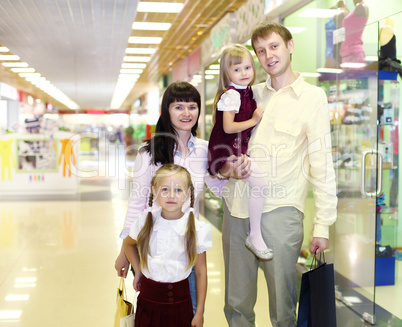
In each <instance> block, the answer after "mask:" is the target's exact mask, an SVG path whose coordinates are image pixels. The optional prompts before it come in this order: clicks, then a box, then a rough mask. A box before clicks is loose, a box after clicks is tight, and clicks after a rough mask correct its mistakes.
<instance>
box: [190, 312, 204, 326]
mask: <svg viewBox="0 0 402 327" xmlns="http://www.w3.org/2000/svg"><path fill="white" fill-rule="evenodd" d="M203 325H204V315H203V314H202V313H197V312H196V313H195V315H194V318H193V320H191V327H202V326H203Z"/></svg>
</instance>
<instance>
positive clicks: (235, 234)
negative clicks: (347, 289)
mask: <svg viewBox="0 0 402 327" xmlns="http://www.w3.org/2000/svg"><path fill="white" fill-rule="evenodd" d="M251 42H252V45H253V49H254V51H255V53H256V54H257V57H258V59H259V61H260V64H261V66H262V67H263V69H264V70H265V72H266V73H267V74H268V79H267V81H266V83H261V84H258V85H256V86H255V87H253V92H254V97H255V99H256V101H257V105H258V107H261V108H263V109H264V116H263V118H262V120H261V122H260V124H259V125H258V126H257V127H256V128H255V130H254V131H253V135H252V137H251V140H250V144H249V154H250V157H252V158H253V159H254V160H255V161H256V162H257V163H258V164H259V167H260V169H261V171H262V172H263V175H264V176H262V177H263V178H266V179H267V181H268V183H269V185H270V187H269V188H268V189H267V192H268V193H267V199H266V201H265V204H264V213H263V216H262V221H261V225H262V226H261V229H262V233H263V237H264V241H265V242H266V244H267V245H268V247H270V248H272V249H273V252H274V258H273V259H272V260H270V261H259V260H258V259H257V258H256V257H255V256H254V255H253V253H251V252H250V251H249V250H248V249H247V248H246V247H245V246H244V242H245V239H246V237H247V232H248V230H249V219H248V209H247V208H248V198H249V197H250V196H252V192H251V190H249V189H248V188H247V186H246V185H245V183H243V182H242V181H241V180H236V179H233V178H232V179H230V181H229V182H228V183H227V184H226V185H227V188H228V192H227V193H226V195H225V201H224V222H223V230H222V240H223V253H224V260H225V287H226V290H225V309H224V310H225V315H226V319H227V321H228V323H229V326H230V327H240V326H242V327H243V326H244V327H245V326H254V323H255V314H254V305H255V302H256V297H257V271H258V267H259V266H261V267H262V269H263V271H264V274H265V278H266V282H267V286H268V293H269V311H270V318H271V323H272V325H273V326H275V327H277V326H278V327H290V326H292V327H294V326H296V304H297V294H296V293H297V292H296V263H297V259H298V256H299V253H300V250H301V245H302V242H303V212H304V204H305V200H306V197H307V193H308V188H309V183H310V182H311V183H312V185H313V193H314V199H315V205H316V216H315V217H314V231H313V240H312V243H311V246H310V251H311V253H314V252H317V253H319V252H321V251H324V250H325V249H326V248H327V247H328V234H329V232H328V229H329V226H330V225H331V224H333V223H334V222H335V219H336V204H337V198H336V184H335V173H334V169H333V166H332V158H331V140H330V125H329V111H328V107H327V97H326V95H325V93H324V91H322V90H321V89H319V88H318V87H316V86H312V85H310V84H308V83H306V82H305V81H304V80H303V78H302V77H301V76H300V75H299V74H298V73H295V72H293V70H292V68H291V55H292V53H293V50H294V42H293V39H292V35H291V33H290V32H289V31H288V30H287V29H286V28H285V27H284V26H283V25H281V24H278V23H263V24H260V25H258V26H257V27H256V28H255V30H254V31H253V34H252V38H251ZM234 165H236V166H235V167H233V166H234ZM239 166H240V168H239ZM242 168H243V171H241V169H242ZM230 169H231V170H230ZM240 171H241V172H240ZM220 173H221V175H223V176H230V177H235V178H237V177H239V176H240V174H244V173H245V174H246V175H247V174H249V173H250V171H248V168H247V166H245V164H244V163H242V164H241V165H240V164H239V162H237V163H234V164H232V166H231V165H230V164H228V165H226V166H224V167H223V168H222V169H221V171H220ZM251 173H252V172H251Z"/></svg>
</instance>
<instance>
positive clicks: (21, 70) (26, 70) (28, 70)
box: [11, 68, 35, 73]
mask: <svg viewBox="0 0 402 327" xmlns="http://www.w3.org/2000/svg"><path fill="white" fill-rule="evenodd" d="M11 71H13V72H14V73H34V72H35V68H11Z"/></svg>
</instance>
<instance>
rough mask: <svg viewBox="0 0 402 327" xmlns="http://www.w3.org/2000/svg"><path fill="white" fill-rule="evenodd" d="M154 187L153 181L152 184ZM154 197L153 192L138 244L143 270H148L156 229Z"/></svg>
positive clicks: (150, 195)
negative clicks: (154, 230)
mask: <svg viewBox="0 0 402 327" xmlns="http://www.w3.org/2000/svg"><path fill="white" fill-rule="evenodd" d="M151 184H152V185H153V181H152V183H151ZM153 200H154V196H153V194H152V192H151V193H150V194H149V200H148V214H147V218H146V220H145V224H144V226H143V227H142V229H141V231H140V232H139V233H138V237H137V244H138V254H139V255H140V267H141V269H144V268H146V269H148V251H149V241H150V238H151V234H152V229H153V227H154V218H153V216H152V203H153Z"/></svg>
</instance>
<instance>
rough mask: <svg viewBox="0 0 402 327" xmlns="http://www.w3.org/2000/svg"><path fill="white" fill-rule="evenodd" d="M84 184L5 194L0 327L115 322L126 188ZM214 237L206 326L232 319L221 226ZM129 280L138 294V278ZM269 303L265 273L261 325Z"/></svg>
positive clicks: (0, 225)
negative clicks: (53, 191) (60, 192)
mask: <svg viewBox="0 0 402 327" xmlns="http://www.w3.org/2000/svg"><path fill="white" fill-rule="evenodd" d="M79 190H80V193H79V195H78V196H55V195H49V196H44V197H43V196H42V197H38V196H37V197H30V198H28V197H26V196H25V197H23V196H20V197H18V198H16V197H13V198H5V197H2V198H0V327H1V326H7V327H9V326H10V327H48V326H49V327H81V326H82V327H83V326H88V325H91V326H98V327H103V326H104V327H109V326H113V321H114V313H115V300H116V290H117V287H118V283H119V278H118V277H117V275H116V272H115V270H114V260H115V258H116V256H117V253H118V251H119V249H120V245H121V241H120V240H119V238H118V234H119V233H120V230H121V228H122V225H123V219H124V216H125V212H126V208H127V191H125V190H123V191H122V190H118V187H117V185H114V184H113V182H112V181H111V180H108V179H106V178H105V179H102V178H98V179H93V180H86V181H84V182H82V183H81V184H80V187H79ZM201 219H205V218H203V217H201ZM212 236H213V244H214V246H213V248H212V249H211V250H210V251H209V252H208V253H207V258H208V277H209V287H208V295H207V303H206V309H205V326H211V327H212V326H227V324H226V321H225V318H224V315H223V303H224V300H223V299H224V280H223V278H224V272H223V259H222V252H221V234H220V232H219V231H218V230H217V229H216V228H215V227H212ZM126 285H127V290H128V291H129V294H128V296H129V300H131V301H133V300H134V298H135V293H134V291H133V288H132V279H129V278H127V280H126ZM267 303H268V299H267V291H266V287H265V284H264V283H263V276H262V274H260V276H259V294H258V305H257V307H256V314H257V326H269V325H270V323H269V318H268V313H267V310H266V308H267V307H268V304H267Z"/></svg>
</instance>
